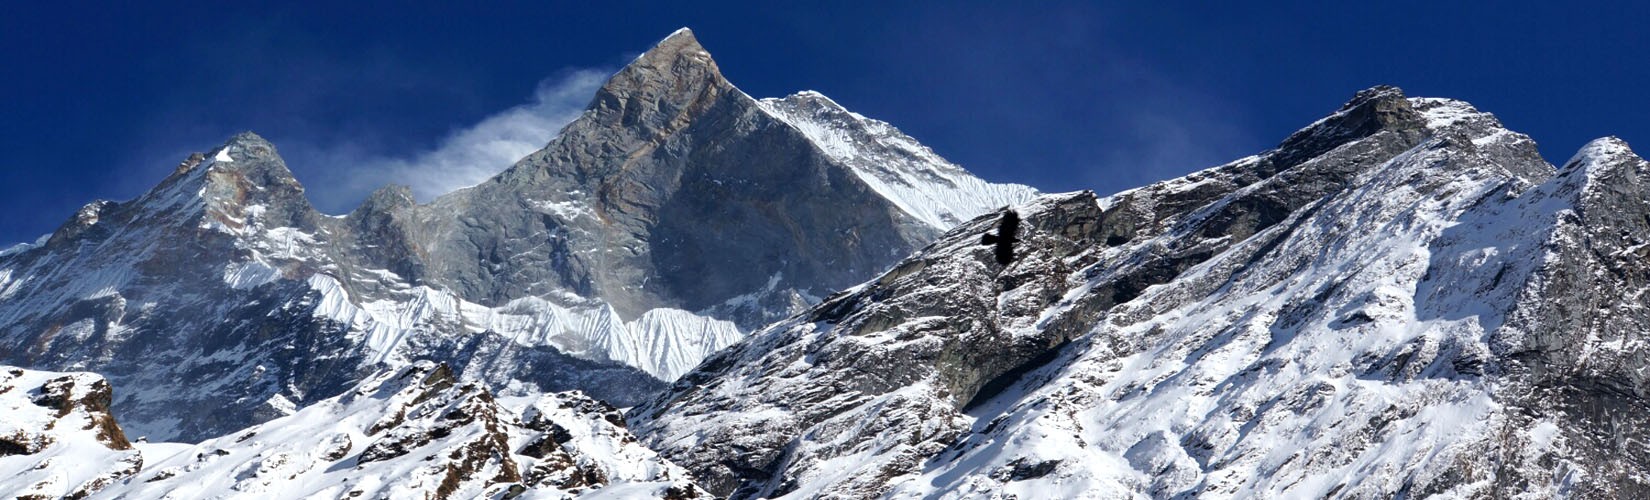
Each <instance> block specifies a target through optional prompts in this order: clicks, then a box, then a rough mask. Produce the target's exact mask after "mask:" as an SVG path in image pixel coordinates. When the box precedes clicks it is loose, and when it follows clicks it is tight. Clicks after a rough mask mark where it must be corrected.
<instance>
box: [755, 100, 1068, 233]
mask: <svg viewBox="0 0 1650 500" xmlns="http://www.w3.org/2000/svg"><path fill="white" fill-rule="evenodd" d="M760 102H761V105H762V108H763V109H764V110H766V111H767V112H769V113H771V114H772V115H773V116H775V117H778V118H779V119H781V120H784V121H785V122H786V123H788V124H790V125H791V126H793V127H796V129H797V130H800V131H802V133H804V134H806V135H807V136H808V137H809V138H810V139H812V140H813V142H814V144H816V145H818V146H819V148H820V149H821V150H823V151H824V152H825V154H827V155H830V157H831V158H834V159H836V160H837V161H840V162H842V163H844V164H846V165H848V166H849V167H850V168H852V169H853V171H854V173H855V174H857V175H858V176H859V179H860V180H862V181H864V182H865V183H866V184H868V185H870V186H871V188H872V189H875V190H876V191H877V193H880V194H881V195H882V196H883V197H885V198H888V199H889V200H892V201H893V202H894V204H895V205H897V206H898V207H899V208H900V210H903V211H905V212H906V213H907V214H910V215H911V216H912V217H914V218H916V219H917V220H920V221H922V223H924V224H927V225H928V226H930V227H933V228H934V229H938V230H941V231H944V230H948V229H951V228H952V227H955V226H956V225H957V224H961V223H963V222H964V221H967V220H969V219H972V218H974V217H977V216H979V215H980V214H983V213H986V212H990V211H992V210H996V209H999V208H1002V207H1005V206H1008V205H1013V204H1017V203H1021V202H1024V201H1026V200H1028V199H1030V198H1031V197H1033V196H1036V195H1037V191H1036V190H1035V189H1032V188H1031V187H1029V186H1024V185H1020V184H994V183H990V182H986V181H984V180H981V179H980V178H978V177H975V176H974V175H973V174H970V173H968V172H967V171H965V170H963V169H962V167H958V166H956V165H954V164H952V163H951V162H949V161H946V160H945V159H944V158H941V157H940V156H939V155H937V154H935V153H934V151H933V150H932V149H929V148H928V147H927V146H923V145H922V144H920V143H918V142H917V141H916V139H912V138H911V137H910V136H907V135H905V134H903V133H901V132H900V131H899V129H896V128H894V126H893V125H889V124H888V123H887V122H884V121H881V120H874V119H870V118H866V117H865V116H863V115H860V114H858V113H854V112H851V111H848V110H847V109H844V108H843V107H842V106H841V105H838V104H837V103H836V101H832V100H831V98H829V97H825V95H824V94H820V93H818V92H815V91H811V90H809V91H803V92H798V93H796V94H794V95H791V96H789V97H785V98H768V99H762V100H761V101H760Z"/></svg>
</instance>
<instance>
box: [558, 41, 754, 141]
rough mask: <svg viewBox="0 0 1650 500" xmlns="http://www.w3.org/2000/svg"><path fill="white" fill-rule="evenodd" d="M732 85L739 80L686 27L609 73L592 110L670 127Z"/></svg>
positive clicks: (652, 127) (648, 128)
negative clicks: (727, 73) (726, 75)
mask: <svg viewBox="0 0 1650 500" xmlns="http://www.w3.org/2000/svg"><path fill="white" fill-rule="evenodd" d="M730 90H733V85H732V84H730V83H728V81H727V79H726V78H724V77H723V76H722V72H721V70H720V69H719V68H717V66H716V61H715V60H713V59H711V56H710V52H708V51H706V50H705V48H704V46H701V45H699V40H698V39H697V38H695V37H694V36H693V32H692V31H689V30H687V29H686V28H683V29H681V30H678V31H677V32H675V33H672V34H671V35H670V36H669V37H666V38H665V39H664V40H662V41H660V42H659V43H658V44H657V45H655V46H654V47H653V48H652V49H650V50H648V51H647V52H645V53H643V54H642V55H641V56H640V57H637V58H636V60H635V61H632V62H631V63H630V65H628V66H625V68H624V69H621V70H619V72H618V73H615V74H614V75H613V76H612V77H611V78H609V79H608V81H607V82H606V83H605V84H603V85H602V87H601V89H600V90H598V91H597V92H596V97H595V99H593V100H591V103H590V106H589V109H588V110H586V113H593V114H595V115H596V117H597V118H598V120H599V121H600V122H601V123H605V124H615V125H622V126H626V127H636V128H639V129H640V130H638V132H640V133H642V134H643V135H646V134H647V133H649V132H654V131H658V133H669V132H670V131H673V130H676V129H678V128H680V127H681V126H683V125H685V123H683V120H680V118H683V117H685V116H687V115H688V111H689V110H693V109H702V108H704V107H706V106H709V105H710V104H711V103H712V102H714V101H715V100H716V99H715V98H716V97H718V96H720V95H722V94H723V93H725V92H728V91H730ZM650 115H651V116H650Z"/></svg>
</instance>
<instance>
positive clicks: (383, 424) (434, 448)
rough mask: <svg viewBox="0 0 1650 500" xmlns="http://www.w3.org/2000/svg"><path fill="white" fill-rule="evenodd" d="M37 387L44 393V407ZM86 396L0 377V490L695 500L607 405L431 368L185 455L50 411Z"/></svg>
mask: <svg viewBox="0 0 1650 500" xmlns="http://www.w3.org/2000/svg"><path fill="white" fill-rule="evenodd" d="M51 388H56V389H57V393H51V394H50V395H49V396H50V397H48V396H43V394H44V393H43V391H45V393H50V392H51V390H52V389H51ZM97 391H101V392H97ZM96 394H102V395H103V396H104V397H105V398H106V397H107V395H108V384H107V383H106V382H103V379H102V378H101V377H98V376H96V375H92V374H85V373H80V374H59V373H50V372H26V371H23V370H18V369H13V368H6V367H0V410H4V411H5V415H6V417H7V418H5V419H0V430H3V431H5V432H4V433H0V451H4V452H5V453H4V455H6V456H0V494H6V495H7V496H12V495H17V496H22V497H28V496H29V495H40V496H42V497H46V498H58V497H72V498H221V499H229V498H314V497H325V498H349V497H362V498H402V497H408V498H412V497H417V498H441V499H448V498H454V499H456V498H481V497H491V498H497V497H499V496H501V495H505V494H510V495H512V496H514V495H521V494H526V498H584V497H594V498H600V497H603V496H604V495H609V494H610V492H611V491H613V490H610V488H613V489H616V490H617V491H623V492H624V494H626V495H628V496H629V497H630V498H662V497H666V496H670V497H672V498H684V499H685V498H697V497H701V496H703V492H702V491H700V490H699V489H698V487H697V486H696V485H694V484H693V483H692V480H691V478H689V477H688V474H687V473H686V471H684V470H682V469H681V468H680V467H677V466H675V465H674V464H671V463H670V462H668V461H666V460H663V459H661V458H659V457H658V455H657V454H656V453H654V452H653V451H651V450H648V449H647V448H645V447H643V446H641V445H640V444H638V443H637V442H636V440H635V438H634V437H632V436H631V435H630V433H629V432H628V431H627V430H625V429H624V427H623V420H622V419H621V418H620V413H619V410H617V409H616V408H613V407H612V406H609V405H606V404H604V403H601V402H599V401H596V400H593V399H590V398H589V397H586V396H584V395H583V394H580V393H577V392H569V393H558V394H548V395H543V396H533V397H525V398H513V399H509V400H499V399H496V398H494V397H493V396H492V395H491V394H489V393H488V391H486V390H485V389H483V388H481V387H479V386H477V385H474V384H465V383H460V382H458V381H457V380H455V378H454V376H453V373H452V371H451V370H448V369H447V367H446V366H444V365H437V364H434V363H430V362H416V363H411V364H409V366H408V367H406V368H403V369H397V370H386V371H382V372H379V373H377V374H375V375H373V376H371V377H368V378H367V380H365V381H363V382H362V383H361V384H360V385H359V386H357V387H355V388H354V390H352V391H349V392H346V393H345V394H343V395H341V396H338V397H334V398H330V399H326V400H323V401H319V402H317V403H315V404H313V405H311V406H309V407H306V408H304V409H301V410H297V411H296V412H295V413H292V414H290V415H287V416H285V417H281V418H277V419H275V420H272V421H269V422H266V423H264V424H261V425H257V426H253V427H251V428H247V429H243V430H240V431H237V432H234V433H231V434H228V435H225V436H221V437H217V438H214V439H209V440H206V441H204V442H201V443H199V444H195V445H180V444H173V443H156V444H149V443H139V444H138V445H137V448H136V449H133V448H132V446H130V445H128V444H127V443H126V442H125V439H124V437H118V436H120V434H119V433H120V428H119V426H118V425H117V424H115V423H114V422H113V420H112V418H110V417H109V415H107V414H106V413H102V412H101V410H99V409H98V408H96V407H91V408H88V407H84V406H72V407H66V408H65V412H66V413H65V414H64V415H56V414H55V413H54V412H55V411H56V410H57V408H56V406H57V405H58V404H59V403H58V402H59V401H67V402H75V403H76V404H78V402H79V401H81V400H84V399H87V398H88V396H95V395H96ZM31 398H32V400H31ZM54 398H55V399H54ZM104 402H105V403H106V401H104ZM92 418H101V419H104V420H101V421H98V422H88V419H92ZM83 429H84V430H83ZM106 430H107V431H109V432H113V433H114V435H115V436H117V437H118V439H116V440H110V439H107V438H106V436H107V433H106V432H105V431H106ZM15 440H21V441H18V442H17V443H13V441H15ZM14 445H15V446H17V449H12V446H14Z"/></svg>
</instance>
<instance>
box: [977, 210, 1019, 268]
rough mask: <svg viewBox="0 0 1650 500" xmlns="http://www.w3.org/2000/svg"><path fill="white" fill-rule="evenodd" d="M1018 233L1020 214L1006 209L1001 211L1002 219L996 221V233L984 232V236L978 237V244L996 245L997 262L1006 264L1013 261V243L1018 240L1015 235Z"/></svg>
mask: <svg viewBox="0 0 1650 500" xmlns="http://www.w3.org/2000/svg"><path fill="white" fill-rule="evenodd" d="M1019 234H1020V214H1017V213H1014V211H1013V210H1008V211H1005V212H1003V218H1002V221H1001V222H998V223H997V234H991V233H985V236H983V237H981V238H980V244H981V245H997V248H996V249H995V253H996V254H997V263H998V264H1002V265H1005V266H1006V265H1008V263H1009V262H1013V261H1014V244H1015V243H1019V242H1020V239H1019V238H1017V237H1015V236H1017V235H1019Z"/></svg>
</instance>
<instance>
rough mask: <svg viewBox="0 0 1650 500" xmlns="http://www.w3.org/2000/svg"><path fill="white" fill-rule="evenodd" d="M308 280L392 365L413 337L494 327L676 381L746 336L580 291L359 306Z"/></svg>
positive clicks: (415, 291)
mask: <svg viewBox="0 0 1650 500" xmlns="http://www.w3.org/2000/svg"><path fill="white" fill-rule="evenodd" d="M308 283H309V286H310V288H311V289H312V290H314V291H315V292H316V293H317V294H318V295H319V299H318V301H317V304H316V309H315V312H316V314H317V315H318V316H320V317H324V318H328V319H332V320H334V321H338V322H339V323H342V324H344V325H348V327H349V330H350V332H352V334H354V335H359V336H360V338H359V340H360V341H361V343H362V344H363V345H364V346H366V348H367V349H368V350H369V351H371V352H372V353H374V361H376V362H385V363H390V364H391V365H392V366H399V365H402V364H405V363H407V362H408V359H407V357H408V353H406V352H405V351H404V350H403V348H404V347H405V346H406V344H407V342H408V340H409V339H410V338H412V337H413V336H418V335H442V334H446V333H445V332H455V331H462V332H470V333H482V332H493V333H497V334H499V335H502V336H504V337H506V338H509V339H510V340H511V341H512V342H514V343H516V344H519V345H522V346H529V347H530V346H551V347H555V348H556V349H558V350H561V351H562V352H565V353H567V354H571V355H574V356H579V357H584V358H587V359H594V360H605V361H615V362H619V363H623V364H626V365H630V366H634V367H636V368H638V369H640V370H642V371H644V372H647V373H648V374H649V375H653V376H654V377H658V378H659V379H660V380H665V381H672V380H675V379H676V378H677V377H679V376H681V374H682V373H684V372H686V371H687V370H690V369H692V368H693V367H694V366H695V365H697V364H699V361H700V360H702V359H704V357H705V356H707V355H709V354H710V353H712V352H715V351H717V350H719V349H721V348H723V347H727V346H728V345H731V344H733V343H734V342H738V341H739V340H740V339H742V338H744V333H743V332H741V331H740V330H739V328H738V326H736V325H734V324H733V323H732V322H728V321H723V320H719V319H715V318H709V317H704V316H699V315H696V314H694V313H691V312H688V311H682V310H678V309H669V308H660V309H653V310H650V311H647V312H646V313H644V314H643V315H642V316H641V317H640V318H637V319H636V320H633V321H628V322H626V321H623V320H621V319H620V318H619V316H618V313H616V312H614V311H613V308H612V307H611V306H609V305H607V304H606V303H604V302H601V301H600V300H591V299H584V298H581V297H578V296H576V295H572V294H563V295H561V296H560V297H558V298H557V300H551V299H548V298H542V297H525V298H521V299H516V300H513V301H510V302H509V303H507V304H505V305H502V306H499V307H487V306H483V305H480V304H476V303H473V302H469V301H466V300H463V299H461V298H459V297H458V296H457V295H456V294H454V293H452V292H446V291H440V290H435V289H432V288H429V287H424V286H420V287H413V288H411V289H409V290H408V291H406V292H404V293H399V294H397V298H386V299H379V300H373V301H367V302H365V303H360V304H357V303H356V302H355V301H354V300H353V299H351V297H350V296H349V294H348V292H347V291H346V290H345V289H344V287H343V285H342V284H341V283H340V282H339V281H338V280H337V279H336V278H334V277H332V276H327V275H323V274H317V275H315V276H312V277H310V278H309V281H308Z"/></svg>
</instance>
